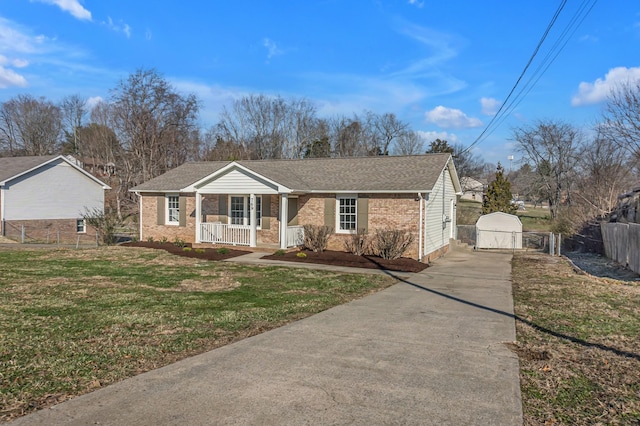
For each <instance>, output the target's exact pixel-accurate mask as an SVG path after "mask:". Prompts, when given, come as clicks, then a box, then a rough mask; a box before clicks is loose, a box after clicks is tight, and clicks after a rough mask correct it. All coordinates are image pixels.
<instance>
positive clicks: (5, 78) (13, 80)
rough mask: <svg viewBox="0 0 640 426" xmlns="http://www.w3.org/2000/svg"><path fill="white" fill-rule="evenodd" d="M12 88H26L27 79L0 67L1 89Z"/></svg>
mask: <svg viewBox="0 0 640 426" xmlns="http://www.w3.org/2000/svg"><path fill="white" fill-rule="evenodd" d="M11 86H18V87H26V86H27V79H26V78H24V77H23V76H21V75H20V74H18V73H17V72H15V71H13V70H12V69H9V68H5V67H3V66H1V65H0V89H6V88H7V87H11Z"/></svg>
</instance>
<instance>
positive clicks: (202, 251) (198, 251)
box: [195, 248, 206, 253]
mask: <svg viewBox="0 0 640 426" xmlns="http://www.w3.org/2000/svg"><path fill="white" fill-rule="evenodd" d="M195 252H196V253H205V252H206V250H205V249H203V248H197V249H195Z"/></svg>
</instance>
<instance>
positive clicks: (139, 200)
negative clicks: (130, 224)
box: [134, 191, 142, 241]
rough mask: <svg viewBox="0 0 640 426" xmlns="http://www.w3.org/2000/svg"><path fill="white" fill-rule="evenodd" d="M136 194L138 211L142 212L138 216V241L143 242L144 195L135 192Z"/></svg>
mask: <svg viewBox="0 0 640 426" xmlns="http://www.w3.org/2000/svg"><path fill="white" fill-rule="evenodd" d="M134 194H136V195H137V196H138V211H139V212H140V214H139V215H138V234H139V239H138V241H142V195H140V193H139V192H137V191H136V192H134Z"/></svg>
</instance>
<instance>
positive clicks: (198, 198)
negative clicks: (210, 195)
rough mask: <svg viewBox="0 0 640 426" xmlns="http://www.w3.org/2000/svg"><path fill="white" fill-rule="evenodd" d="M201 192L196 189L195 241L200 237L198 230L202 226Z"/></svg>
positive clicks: (198, 240)
mask: <svg viewBox="0 0 640 426" xmlns="http://www.w3.org/2000/svg"><path fill="white" fill-rule="evenodd" d="M201 224H202V194H201V193H199V192H198V191H196V243H199V242H200V241H201V239H202V236H201V235H200V231H201V228H202V225H201Z"/></svg>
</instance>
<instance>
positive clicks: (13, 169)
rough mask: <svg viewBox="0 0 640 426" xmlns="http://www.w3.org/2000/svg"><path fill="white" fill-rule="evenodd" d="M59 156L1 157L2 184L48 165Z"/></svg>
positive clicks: (0, 172)
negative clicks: (42, 165)
mask: <svg viewBox="0 0 640 426" xmlns="http://www.w3.org/2000/svg"><path fill="white" fill-rule="evenodd" d="M56 157H58V155H42V156H31V157H1V158H0V182H4V181H6V180H8V179H11V178H12V177H14V176H17V175H19V174H22V173H24V172H26V171H28V170H31V169H33V168H35V167H38V166H39V165H41V164H43V163H46V162H47V161H50V160H52V159H54V158H56Z"/></svg>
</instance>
